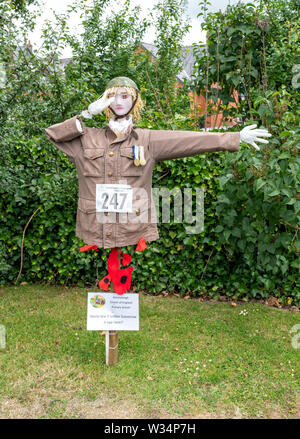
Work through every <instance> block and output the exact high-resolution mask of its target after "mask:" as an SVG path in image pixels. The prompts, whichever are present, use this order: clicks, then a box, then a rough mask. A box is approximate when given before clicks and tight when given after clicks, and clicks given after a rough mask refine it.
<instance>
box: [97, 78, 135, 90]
mask: <svg viewBox="0 0 300 439" xmlns="http://www.w3.org/2000/svg"><path fill="white" fill-rule="evenodd" d="M112 87H133V88H135V89H136V91H139V89H138V87H137V85H136V83H135V82H134V81H133V80H132V79H130V78H127V77H126V76H117V77H116V78H113V79H111V80H110V81H109V83H108V84H107V86H106V88H105V90H107V89H108V88H112Z"/></svg>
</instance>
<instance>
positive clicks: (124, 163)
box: [120, 147, 143, 177]
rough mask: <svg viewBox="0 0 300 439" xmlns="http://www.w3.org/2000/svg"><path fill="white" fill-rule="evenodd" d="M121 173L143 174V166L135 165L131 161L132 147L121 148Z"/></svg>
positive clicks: (133, 175) (130, 174)
mask: <svg viewBox="0 0 300 439" xmlns="http://www.w3.org/2000/svg"><path fill="white" fill-rule="evenodd" d="M120 156H121V175H122V176H124V177H135V176H139V175H142V174H143V166H136V165H135V164H134V162H133V152H132V148H131V147H130V148H121V149H120Z"/></svg>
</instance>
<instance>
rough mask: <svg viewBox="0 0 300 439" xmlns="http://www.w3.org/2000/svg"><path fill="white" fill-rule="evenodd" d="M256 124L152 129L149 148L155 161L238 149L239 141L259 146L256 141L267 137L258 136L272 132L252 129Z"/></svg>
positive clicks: (262, 140)
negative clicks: (233, 127)
mask: <svg viewBox="0 0 300 439" xmlns="http://www.w3.org/2000/svg"><path fill="white" fill-rule="evenodd" d="M254 126H256V125H250V126H247V127H245V128H243V129H242V131H241V132H238V131H237V132H224V133H215V132H213V133H212V132H203V131H201V132H198V131H178V130H175V131H172V130H151V131H150V138H149V148H150V153H151V154H152V157H153V159H154V160H155V161H156V162H158V161H162V160H170V159H176V158H182V157H191V156H194V155H197V154H201V153H205V152H216V151H231V152H234V151H238V150H239V149H240V142H246V143H250V144H252V145H253V146H254V147H255V148H256V149H259V148H258V146H257V145H256V143H255V142H254V140H255V141H260V142H263V143H268V141H267V140H264V139H259V137H261V136H268V137H270V136H271V134H269V133H268V131H267V130H265V129H258V130H255V129H252V130H251V128H253V127H254Z"/></svg>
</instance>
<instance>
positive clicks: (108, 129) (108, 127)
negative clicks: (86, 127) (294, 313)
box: [105, 124, 139, 143]
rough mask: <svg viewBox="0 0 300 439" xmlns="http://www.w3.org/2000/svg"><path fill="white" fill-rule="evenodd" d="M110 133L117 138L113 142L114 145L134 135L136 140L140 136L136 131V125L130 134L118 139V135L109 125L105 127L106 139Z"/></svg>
mask: <svg viewBox="0 0 300 439" xmlns="http://www.w3.org/2000/svg"><path fill="white" fill-rule="evenodd" d="M108 132H110V134H111V133H112V134H113V136H115V139H114V140H113V141H112V143H115V142H120V141H123V140H125V139H127V137H129V136H130V135H132V136H133V137H134V138H135V139H136V140H137V139H138V138H139V135H138V133H137V131H136V125H131V128H130V130H129V132H128V133H126V134H122V135H121V136H119V137H117V136H116V134H115V133H114V132H113V131H112V129H111V128H110V126H109V125H108V124H107V125H106V127H105V136H106V137H108Z"/></svg>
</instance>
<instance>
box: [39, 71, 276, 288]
mask: <svg viewBox="0 0 300 439" xmlns="http://www.w3.org/2000/svg"><path fill="white" fill-rule="evenodd" d="M143 106H144V104H143V101H142V99H141V96H140V93H139V90H138V87H137V85H136V83H135V82H134V81H132V80H131V79H130V78H127V77H116V78H114V79H112V80H111V81H109V82H108V84H107V86H106V89H105V92H104V94H103V95H102V96H101V97H100V98H99V99H98V100H96V101H95V102H93V103H91V104H90V105H89V107H88V109H87V110H85V111H83V112H82V113H81V115H77V116H74V117H72V118H71V119H68V120H66V121H64V122H61V123H58V124H55V125H53V126H51V127H49V128H47V129H46V130H45V131H46V134H47V136H48V138H49V140H50V141H51V142H52V143H53V144H54V145H55V146H57V147H58V148H59V149H60V150H61V151H63V152H64V153H65V154H66V155H67V156H68V158H69V160H70V161H71V162H73V163H74V164H75V165H76V167H77V172H78V182H79V198H78V208H77V217H76V235H77V236H78V237H80V238H82V239H83V240H84V242H85V243H86V244H87V245H85V246H83V247H81V249H80V251H89V250H95V251H98V249H99V248H111V249H112V250H111V253H110V255H109V257H108V265H107V268H108V274H107V275H106V276H105V277H103V278H102V279H101V280H100V282H99V286H100V288H101V289H104V290H108V288H109V284H110V282H112V283H113V286H114V291H115V292H116V293H117V294H124V293H125V291H127V290H128V289H130V284H131V274H132V271H133V267H132V266H129V264H130V262H131V256H130V255H129V254H126V253H122V251H121V247H122V246H127V245H134V244H137V247H136V249H135V250H136V251H143V250H144V249H145V248H146V247H147V244H146V241H154V240H157V239H158V238H159V235H158V231H157V224H156V223H157V216H156V210H155V206H154V203H153V198H152V171H153V168H154V165H155V163H156V162H159V161H162V160H170V159H175V158H181V157H190V156H194V155H197V154H201V153H203V152H215V151H226V150H227V151H232V152H234V151H238V150H239V149H240V142H245V143H248V144H250V145H252V146H253V147H254V148H255V149H256V150H259V147H258V145H257V144H256V142H262V143H268V141H267V140H266V139H262V138H261V137H270V136H271V134H270V133H268V131H267V130H266V129H256V126H257V125H250V126H246V127H245V128H243V129H242V130H241V131H240V132H224V133H212V132H209V133H207V132H195V131H182V130H180V131H179V130H149V129H141V128H137V127H136V125H135V123H136V122H138V121H139V120H140V112H141V110H142V109H143ZM102 111H104V112H105V114H106V117H107V119H108V123H107V125H106V127H105V128H104V129H99V128H89V127H85V126H84V124H83V122H82V118H89V119H90V118H92V117H93V116H95V115H97V114H99V113H101V112H102ZM97 186H98V187H99V192H97V191H98V189H97ZM96 205H97V208H96ZM120 265H121V266H120Z"/></svg>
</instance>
